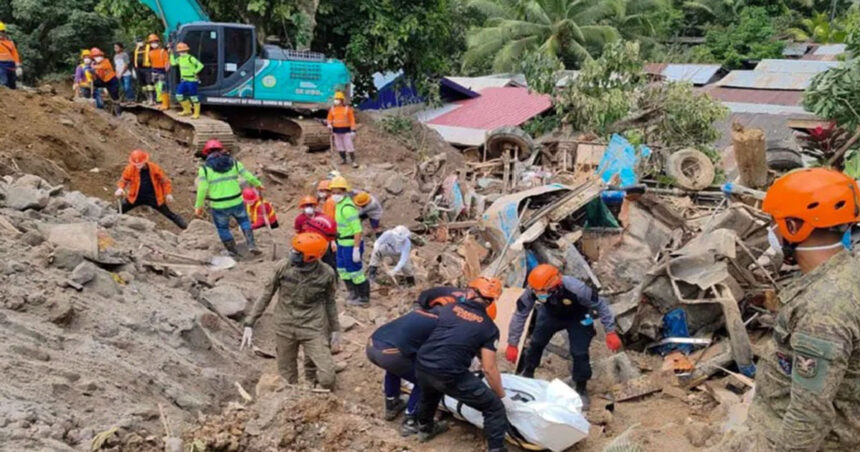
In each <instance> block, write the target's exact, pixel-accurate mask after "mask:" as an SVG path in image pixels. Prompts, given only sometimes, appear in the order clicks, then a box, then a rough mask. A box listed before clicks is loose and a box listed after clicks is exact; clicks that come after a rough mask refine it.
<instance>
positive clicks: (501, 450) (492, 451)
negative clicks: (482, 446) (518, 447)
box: [487, 446, 508, 452]
mask: <svg viewBox="0 0 860 452" xmlns="http://www.w3.org/2000/svg"><path fill="white" fill-rule="evenodd" d="M487 452H508V448H507V447H505V446H502V447H497V448H495V449H488V450H487Z"/></svg>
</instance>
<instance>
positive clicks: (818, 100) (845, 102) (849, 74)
mask: <svg viewBox="0 0 860 452" xmlns="http://www.w3.org/2000/svg"><path fill="white" fill-rule="evenodd" d="M857 105H860V60H856V59H854V60H850V61H846V62H844V63H842V64H841V65H839V66H837V67H835V68H831V69H829V70H828V71H826V72H822V73H820V74H818V75H816V76H815V77H814V78H813V79H812V83H810V85H809V88H807V89H806V92H805V93H804V95H803V106H804V107H805V108H806V109H807V110H809V111H811V112H812V113H815V115H816V116H818V117H820V118H824V119H827V120H831V121H835V122H836V124H837V125H839V126H840V127H843V128H845V129H848V130H854V129H856V128H857V127H858V126H860V114H858V111H857V107H855V106H857Z"/></svg>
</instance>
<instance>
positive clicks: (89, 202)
mask: <svg viewBox="0 0 860 452" xmlns="http://www.w3.org/2000/svg"><path fill="white" fill-rule="evenodd" d="M63 198H65V200H66V201H67V202H68V203H69V205H71V207H72V208H73V209H75V210H76V211H77V212H78V213H79V214H80V215H82V216H84V217H86V218H89V219H92V220H97V219H99V218H101V216H102V215H103V214H104V210H105V209H104V208H103V207H102V206H100V205H99V203H100V200H98V199H96V198H90V197H88V196H86V195H84V194H83V193H81V192H77V191H74V192H70V193H66V194H65V196H63Z"/></svg>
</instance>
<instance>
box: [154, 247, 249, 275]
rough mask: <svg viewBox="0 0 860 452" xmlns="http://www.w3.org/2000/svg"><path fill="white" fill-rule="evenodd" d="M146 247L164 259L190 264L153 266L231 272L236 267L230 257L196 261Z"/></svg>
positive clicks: (234, 261) (165, 263) (162, 263)
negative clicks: (199, 268) (189, 267)
mask: <svg viewBox="0 0 860 452" xmlns="http://www.w3.org/2000/svg"><path fill="white" fill-rule="evenodd" d="M146 247H147V248H149V249H151V250H152V251H154V252H156V253H158V254H160V255H162V256H164V257H167V258H172V259H179V260H184V261H186V262H189V263H188V264H172V263H169V262H161V263H157V262H152V263H153V264H156V265H164V266H179V267H181V266H195V267H196V266H204V267H208V268H209V269H210V270H216V271H217V270H229V269H231V268H233V267H235V266H236V260H235V259H233V258H232V257H230V256H213V257H212V258H210V259H209V260H205V259H196V258H193V257H188V256H183V255H181V254H176V253H171V252H169V251H161V250H159V249H157V248H155V247H152V246H150V245H146Z"/></svg>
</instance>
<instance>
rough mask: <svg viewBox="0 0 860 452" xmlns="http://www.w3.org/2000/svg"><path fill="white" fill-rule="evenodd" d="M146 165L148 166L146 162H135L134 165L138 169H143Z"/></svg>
mask: <svg viewBox="0 0 860 452" xmlns="http://www.w3.org/2000/svg"><path fill="white" fill-rule="evenodd" d="M144 166H146V163H135V164H134V167H135V168H137V169H138V170H142V169H143V167H144Z"/></svg>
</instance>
